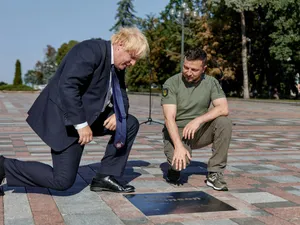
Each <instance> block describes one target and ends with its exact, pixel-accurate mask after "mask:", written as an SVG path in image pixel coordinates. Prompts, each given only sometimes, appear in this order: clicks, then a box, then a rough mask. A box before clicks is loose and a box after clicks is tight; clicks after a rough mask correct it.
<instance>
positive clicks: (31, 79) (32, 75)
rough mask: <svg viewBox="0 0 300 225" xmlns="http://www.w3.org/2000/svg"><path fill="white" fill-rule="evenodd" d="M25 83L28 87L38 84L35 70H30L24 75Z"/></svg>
mask: <svg viewBox="0 0 300 225" xmlns="http://www.w3.org/2000/svg"><path fill="white" fill-rule="evenodd" d="M24 82H25V84H26V85H28V84H31V86H32V87H33V85H35V84H37V76H36V71H35V70H28V71H27V73H25V75H24Z"/></svg>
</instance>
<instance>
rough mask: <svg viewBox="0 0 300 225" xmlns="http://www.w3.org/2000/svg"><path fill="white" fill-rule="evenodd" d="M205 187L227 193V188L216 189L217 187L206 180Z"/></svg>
mask: <svg viewBox="0 0 300 225" xmlns="http://www.w3.org/2000/svg"><path fill="white" fill-rule="evenodd" d="M206 185H207V186H209V187H212V188H213V189H214V190H216V191H228V188H227V187H223V188H218V187H216V186H214V185H213V183H211V182H209V181H208V180H207V181H206Z"/></svg>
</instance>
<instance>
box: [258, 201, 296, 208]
mask: <svg viewBox="0 0 300 225" xmlns="http://www.w3.org/2000/svg"><path fill="white" fill-rule="evenodd" d="M253 205H255V206H256V207H258V208H261V209H263V208H284V207H294V206H298V204H297V203H294V202H289V201H286V202H271V203H255V204H253Z"/></svg>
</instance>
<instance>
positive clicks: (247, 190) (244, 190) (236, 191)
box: [231, 188, 260, 193]
mask: <svg viewBox="0 0 300 225" xmlns="http://www.w3.org/2000/svg"><path fill="white" fill-rule="evenodd" d="M231 192H232V193H253V192H260V190H259V189H257V188H251V189H235V190H233V191H231Z"/></svg>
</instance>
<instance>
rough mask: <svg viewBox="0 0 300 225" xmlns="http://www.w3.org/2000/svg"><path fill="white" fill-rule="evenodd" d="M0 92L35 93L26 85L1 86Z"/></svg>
mask: <svg viewBox="0 0 300 225" xmlns="http://www.w3.org/2000/svg"><path fill="white" fill-rule="evenodd" d="M0 91H35V89H33V88H32V87H29V86H26V85H13V84H7V85H1V86H0Z"/></svg>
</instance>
